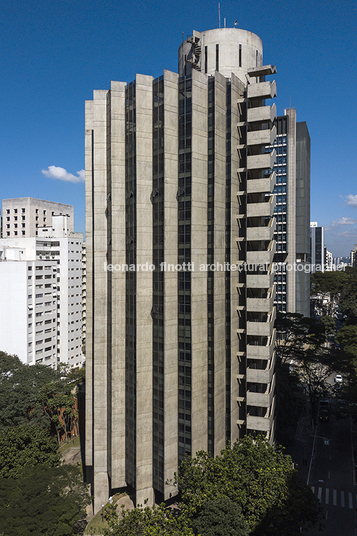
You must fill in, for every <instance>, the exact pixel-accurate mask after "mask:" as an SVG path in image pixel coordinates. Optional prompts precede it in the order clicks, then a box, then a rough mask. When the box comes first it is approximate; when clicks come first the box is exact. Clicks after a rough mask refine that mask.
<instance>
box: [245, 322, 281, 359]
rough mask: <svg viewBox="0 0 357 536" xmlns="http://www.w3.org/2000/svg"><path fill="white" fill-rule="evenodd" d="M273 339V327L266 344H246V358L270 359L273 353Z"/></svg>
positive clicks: (274, 332)
mask: <svg viewBox="0 0 357 536" xmlns="http://www.w3.org/2000/svg"><path fill="white" fill-rule="evenodd" d="M275 339H276V330H275V328H274V329H273V334H272V336H271V337H270V338H269V339H268V342H267V344H265V345H263V346H260V345H258V344H247V359H267V360H270V359H272V357H273V354H274V347H275Z"/></svg>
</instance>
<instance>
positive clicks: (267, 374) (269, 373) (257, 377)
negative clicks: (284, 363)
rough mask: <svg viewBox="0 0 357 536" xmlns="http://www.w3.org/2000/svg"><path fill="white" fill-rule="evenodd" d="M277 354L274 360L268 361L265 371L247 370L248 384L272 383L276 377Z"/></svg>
mask: <svg viewBox="0 0 357 536" xmlns="http://www.w3.org/2000/svg"><path fill="white" fill-rule="evenodd" d="M274 368H275V354H274V356H273V360H272V361H271V362H270V361H267V366H266V368H265V369H257V368H250V367H248V368H247V382H252V383H270V382H271V380H272V378H273V376H274Z"/></svg>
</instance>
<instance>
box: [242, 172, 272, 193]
mask: <svg viewBox="0 0 357 536" xmlns="http://www.w3.org/2000/svg"><path fill="white" fill-rule="evenodd" d="M275 183H276V173H275V171H274V172H273V173H271V175H269V177H265V178H262V179H248V180H247V194H260V193H269V194H270V193H271V192H272V191H273V188H274V186H275Z"/></svg>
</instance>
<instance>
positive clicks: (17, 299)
mask: <svg viewBox="0 0 357 536" xmlns="http://www.w3.org/2000/svg"><path fill="white" fill-rule="evenodd" d="M67 220H68V217H67V216H54V217H52V226H51V227H42V228H39V229H38V236H37V237H30V238H22V237H20V238H3V239H1V240H0V253H1V255H0V293H1V296H2V299H1V315H2V319H3V321H2V322H1V327H0V347H1V349H2V350H3V351H6V352H8V353H15V354H16V355H18V357H19V358H20V359H21V361H23V362H24V363H27V364H30V365H32V364H35V363H39V364H45V365H49V366H51V367H53V368H57V365H58V363H59V362H61V363H65V364H66V365H68V367H69V368H74V367H78V366H82V364H83V362H84V356H83V354H82V241H83V236H82V235H81V234H80V233H73V232H71V231H70V230H69V227H68V225H67V223H68V221H67ZM26 274H27V275H26ZM24 281H26V282H27V285H25V287H26V288H25V287H24ZM9 289H11V296H10V295H8V293H9ZM7 296H8V298H9V299H8V300H7V299H6V297H7ZM24 315H25V317H26V318H27V323H26V322H24ZM16 318H17V319H18V321H16V320H15V319H16ZM15 333H17V334H16V335H15ZM25 341H26V342H25Z"/></svg>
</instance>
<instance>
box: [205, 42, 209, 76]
mask: <svg viewBox="0 0 357 536" xmlns="http://www.w3.org/2000/svg"><path fill="white" fill-rule="evenodd" d="M207 62H208V59H207V47H205V73H207Z"/></svg>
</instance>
